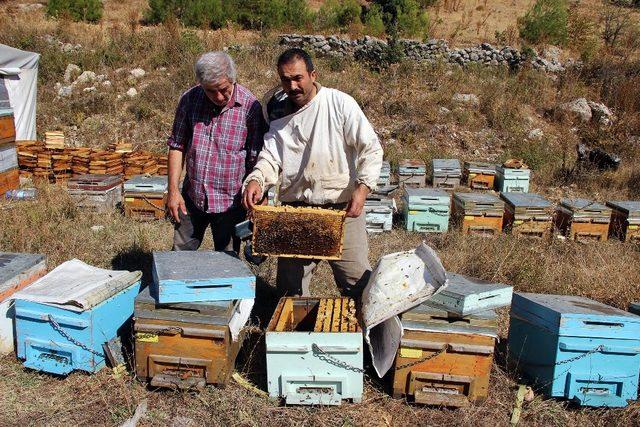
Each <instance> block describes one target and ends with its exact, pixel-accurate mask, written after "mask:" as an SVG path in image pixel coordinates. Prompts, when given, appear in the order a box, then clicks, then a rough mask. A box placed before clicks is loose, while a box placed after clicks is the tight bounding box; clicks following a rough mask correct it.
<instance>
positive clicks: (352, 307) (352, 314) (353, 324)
mask: <svg viewBox="0 0 640 427" xmlns="http://www.w3.org/2000/svg"><path fill="white" fill-rule="evenodd" d="M357 331H358V319H357V318H356V302H355V301H354V300H352V299H349V332H357Z"/></svg>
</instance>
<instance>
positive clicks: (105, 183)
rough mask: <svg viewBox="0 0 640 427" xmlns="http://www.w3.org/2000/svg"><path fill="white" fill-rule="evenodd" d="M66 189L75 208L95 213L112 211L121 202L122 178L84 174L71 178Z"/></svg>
mask: <svg viewBox="0 0 640 427" xmlns="http://www.w3.org/2000/svg"><path fill="white" fill-rule="evenodd" d="M67 189H68V191H69V195H70V196H71V199H72V200H73V201H74V203H75V204H76V206H78V207H79V208H82V209H88V210H92V211H95V212H108V211H112V210H114V209H115V208H116V207H117V205H118V204H119V203H121V201H122V178H120V176H115V175H95V174H85V175H79V176H76V177H74V178H71V179H70V180H69V181H68V182H67Z"/></svg>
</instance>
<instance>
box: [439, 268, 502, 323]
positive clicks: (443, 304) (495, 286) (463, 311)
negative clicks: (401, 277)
mask: <svg viewBox="0 0 640 427" xmlns="http://www.w3.org/2000/svg"><path fill="white" fill-rule="evenodd" d="M447 279H448V285H447V286H446V287H444V288H441V289H439V290H438V292H436V293H435V294H434V295H432V296H431V298H429V300H428V301H429V304H431V305H434V306H436V307H439V308H442V309H444V310H447V311H448V312H450V313H454V314H457V315H459V316H468V315H470V314H475V313H480V312H483V311H487V310H493V309H496V308H498V307H504V306H508V305H509V304H511V297H512V295H513V287H512V286H508V285H503V284H501V283H493V282H489V281H486V280H481V279H475V278H472V277H468V276H464V275H462V274H456V273H449V272H447Z"/></svg>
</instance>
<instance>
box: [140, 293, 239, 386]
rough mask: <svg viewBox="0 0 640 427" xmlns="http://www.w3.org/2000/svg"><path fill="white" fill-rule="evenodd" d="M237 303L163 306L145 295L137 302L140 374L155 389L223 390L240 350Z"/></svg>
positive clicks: (219, 302) (148, 295) (141, 295)
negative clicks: (234, 324)
mask: <svg viewBox="0 0 640 427" xmlns="http://www.w3.org/2000/svg"><path fill="white" fill-rule="evenodd" d="M239 304H240V301H239V300H233V301H231V300H230V301H215V302H195V303H175V304H160V303H158V302H156V299H155V298H154V297H153V296H152V295H151V293H150V288H146V289H145V290H143V291H142V292H141V293H140V294H139V295H138V296H137V297H136V300H135V310H134V317H135V323H134V330H135V339H136V341H135V356H136V357H135V359H136V374H137V375H138V377H140V378H144V379H147V380H149V381H150V384H151V385H152V386H154V387H171V388H174V387H175V388H179V389H189V388H194V387H195V388H202V387H204V385H205V384H219V385H224V384H226V383H227V381H228V380H229V378H230V376H231V374H232V373H233V367H234V364H235V360H236V357H237V355H238V352H239V350H240V346H241V345H242V340H241V338H242V334H240V339H238V340H236V341H234V340H233V339H232V337H231V332H230V329H229V323H230V322H231V319H232V317H233V316H234V314H235V313H236V310H237V306H238V305H239Z"/></svg>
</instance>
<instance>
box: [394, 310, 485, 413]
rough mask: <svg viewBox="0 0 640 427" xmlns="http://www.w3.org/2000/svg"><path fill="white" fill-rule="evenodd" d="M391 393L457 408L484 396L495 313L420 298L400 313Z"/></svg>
mask: <svg viewBox="0 0 640 427" xmlns="http://www.w3.org/2000/svg"><path fill="white" fill-rule="evenodd" d="M402 327H403V329H404V335H403V336H402V340H401V342H400V347H399V348H398V352H397V353H396V360H395V367H394V371H393V396H394V397H396V398H400V397H407V398H409V399H411V400H413V401H414V402H416V403H421V404H427V405H438V406H452V407H461V406H467V405H469V403H477V402H482V401H484V400H485V399H486V398H487V394H488V388H489V379H490V373H491V365H492V363H493V354H494V347H495V341H496V337H497V316H496V314H495V313H494V312H493V311H485V312H482V313H478V314H475V315H471V316H467V317H458V316H456V315H454V314H452V313H448V312H446V311H444V310H441V309H438V308H435V307H432V306H430V305H429V303H423V304H421V305H419V306H418V307H416V308H414V309H412V310H409V311H408V312H405V313H403V314H402Z"/></svg>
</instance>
